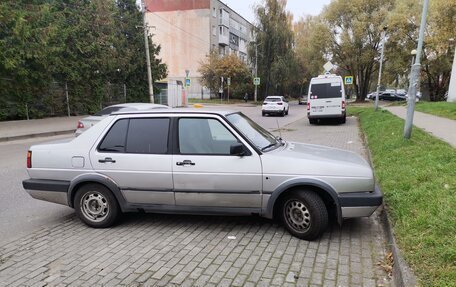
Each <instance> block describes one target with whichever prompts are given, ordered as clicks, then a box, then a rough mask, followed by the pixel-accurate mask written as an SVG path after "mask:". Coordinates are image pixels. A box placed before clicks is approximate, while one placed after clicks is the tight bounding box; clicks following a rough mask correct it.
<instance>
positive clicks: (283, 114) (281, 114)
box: [280, 109, 285, 117]
mask: <svg viewBox="0 0 456 287" xmlns="http://www.w3.org/2000/svg"><path fill="white" fill-rule="evenodd" d="M280 116H281V117H284V116H285V109H283V111H282V113H280Z"/></svg>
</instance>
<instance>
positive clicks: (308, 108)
mask: <svg viewBox="0 0 456 287" xmlns="http://www.w3.org/2000/svg"><path fill="white" fill-rule="evenodd" d="M307 110H308V111H310V103H307Z"/></svg>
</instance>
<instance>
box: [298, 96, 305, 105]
mask: <svg viewBox="0 0 456 287" xmlns="http://www.w3.org/2000/svg"><path fill="white" fill-rule="evenodd" d="M298 104H300V105H305V104H307V95H302V96H300V97H299V99H298Z"/></svg>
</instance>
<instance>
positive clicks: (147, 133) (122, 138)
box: [98, 118, 170, 154]
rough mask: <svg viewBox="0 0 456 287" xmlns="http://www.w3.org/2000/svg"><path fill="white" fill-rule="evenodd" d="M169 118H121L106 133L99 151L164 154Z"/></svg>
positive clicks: (166, 149)
mask: <svg viewBox="0 0 456 287" xmlns="http://www.w3.org/2000/svg"><path fill="white" fill-rule="evenodd" d="M169 123H170V119H169V118H146V119H141V118H138V119H130V120H129V119H122V120H119V121H117V122H116V123H115V124H114V125H113V126H112V127H111V129H110V130H109V132H108V133H107V134H106V136H105V138H104V139H103V141H102V142H101V144H100V146H99V147H98V150H99V151H101V152H118V153H142V154H165V153H167V152H168V133H169Z"/></svg>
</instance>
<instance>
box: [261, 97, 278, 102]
mask: <svg viewBox="0 0 456 287" xmlns="http://www.w3.org/2000/svg"><path fill="white" fill-rule="evenodd" d="M265 101H268V102H281V101H282V99H281V98H266V99H265Z"/></svg>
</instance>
